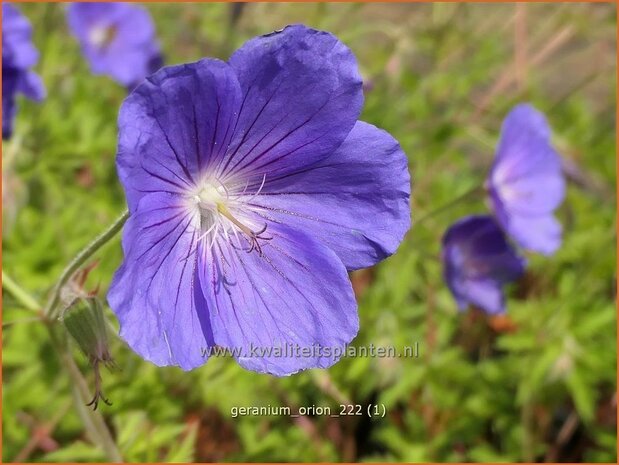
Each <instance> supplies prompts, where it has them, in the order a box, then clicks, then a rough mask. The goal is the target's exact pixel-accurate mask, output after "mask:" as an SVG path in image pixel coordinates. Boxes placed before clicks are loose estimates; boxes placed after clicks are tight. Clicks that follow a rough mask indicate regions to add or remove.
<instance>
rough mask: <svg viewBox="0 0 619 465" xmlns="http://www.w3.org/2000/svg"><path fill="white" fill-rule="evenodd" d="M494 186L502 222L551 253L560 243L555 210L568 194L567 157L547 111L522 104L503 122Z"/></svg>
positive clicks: (518, 237) (520, 239)
mask: <svg viewBox="0 0 619 465" xmlns="http://www.w3.org/2000/svg"><path fill="white" fill-rule="evenodd" d="M488 188H489V191H490V198H491V202H492V207H493V210H494V213H495V215H496V217H497V219H498V221H499V223H500V224H501V226H502V227H503V229H504V230H505V231H506V232H507V233H508V234H509V235H510V236H511V237H512V238H513V239H514V240H515V241H516V242H517V243H518V244H519V245H520V246H521V247H524V248H525V249H529V250H533V251H537V252H541V253H543V254H546V255H550V254H552V253H553V252H555V251H556V250H557V249H558V248H559V246H560V245H561V224H560V223H559V222H558V221H557V219H556V218H555V217H554V214H553V211H554V210H555V209H556V208H557V207H558V206H559V205H560V204H561V202H562V201H563V198H564V196H565V180H564V177H563V174H562V170H561V158H560V156H559V155H558V154H557V153H556V152H555V150H554V149H553V148H552V146H551V144H550V128H549V127H548V123H547V122H546V119H545V118H544V115H542V114H541V113H540V112H538V111H536V110H535V109H534V108H533V107H532V106H530V105H526V104H522V105H517V106H516V107H515V108H514V109H513V110H512V111H511V112H510V113H509V115H507V118H506V119H505V121H504V122H503V129H502V132H501V140H500V142H499V147H498V150H497V154H496V159H495V162H494V165H493V167H492V170H491V172H490V176H489V178H488Z"/></svg>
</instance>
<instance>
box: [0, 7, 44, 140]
mask: <svg viewBox="0 0 619 465" xmlns="http://www.w3.org/2000/svg"><path fill="white" fill-rule="evenodd" d="M38 60H39V54H38V52H37V50H36V48H34V45H33V44H32V27H31V26H30V23H29V22H28V20H27V19H26V17H25V16H23V15H22V14H21V13H20V12H19V10H18V9H17V8H15V7H14V6H13V5H11V4H8V3H3V4H2V138H3V139H7V138H9V137H11V134H12V132H13V119H14V117H15V112H16V104H15V97H16V95H17V94H18V93H22V94H24V95H25V96H26V97H28V98H29V99H31V100H36V101H41V100H42V99H43V98H44V97H45V88H44V87H43V83H42V82H41V79H40V78H39V76H37V75H36V74H35V73H33V72H32V71H30V68H31V67H32V66H34V65H35V64H36V62H37V61H38Z"/></svg>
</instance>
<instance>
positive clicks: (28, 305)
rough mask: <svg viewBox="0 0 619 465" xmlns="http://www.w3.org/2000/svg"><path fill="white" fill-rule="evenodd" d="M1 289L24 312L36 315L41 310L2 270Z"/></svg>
mask: <svg viewBox="0 0 619 465" xmlns="http://www.w3.org/2000/svg"><path fill="white" fill-rule="evenodd" d="M2 288H3V289H6V290H7V292H8V293H9V294H11V295H12V296H13V297H14V298H15V300H17V301H18V302H19V303H20V304H22V305H23V306H24V308H25V309H26V310H30V311H31V312H36V313H38V312H39V311H40V310H41V306H40V305H39V303H38V302H37V301H36V299H35V298H34V297H32V296H31V295H30V294H28V292H26V291H25V290H23V289H22V288H21V286H20V285H19V284H17V283H16V282H15V281H14V280H13V278H11V277H10V276H9V275H8V274H6V273H5V272H4V270H2Z"/></svg>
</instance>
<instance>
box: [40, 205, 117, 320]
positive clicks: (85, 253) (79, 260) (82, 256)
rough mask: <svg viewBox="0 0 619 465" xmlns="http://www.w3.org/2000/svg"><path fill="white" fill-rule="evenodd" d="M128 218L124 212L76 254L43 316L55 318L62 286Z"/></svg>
mask: <svg viewBox="0 0 619 465" xmlns="http://www.w3.org/2000/svg"><path fill="white" fill-rule="evenodd" d="M127 218H129V211H128V210H125V211H124V213H123V214H122V215H121V216H120V217H119V218H118V219H117V220H116V221H114V223H112V224H111V225H110V226H109V227H108V228H107V229H106V230H105V231H103V232H102V233H101V234H100V235H99V236H97V237H96V238H95V240H93V241H92V242H91V243H90V244H88V245H87V246H86V247H85V248H84V249H83V250H82V251H81V252H80V253H78V254H77V255H76V256H75V258H74V259H73V260H71V262H70V263H69V264H68V265H67V267H66V268H65V269H64V271H63V272H62V274H61V275H60V278H59V279H58V282H57V283H56V285H55V286H54V290H53V291H52V295H51V297H50V299H49V300H48V301H47V304H46V305H45V309H44V310H43V314H44V315H46V316H48V317H50V318H53V317H55V316H56V312H55V310H56V307H57V306H58V302H59V301H60V292H61V291H62V288H63V287H64V285H65V284H66V283H67V281H69V279H71V277H72V276H73V274H74V273H75V272H76V271H77V270H78V269H79V267H80V266H82V265H83V264H84V262H85V261H86V260H88V259H89V258H90V257H91V256H92V255H93V254H94V253H95V252H96V251H97V250H99V249H100V248H101V247H103V246H104V245H105V244H106V243H107V242H108V241H109V240H110V239H112V238H113V237H114V236H115V235H116V233H118V231H120V229H121V228H122V226H123V224H125V221H127Z"/></svg>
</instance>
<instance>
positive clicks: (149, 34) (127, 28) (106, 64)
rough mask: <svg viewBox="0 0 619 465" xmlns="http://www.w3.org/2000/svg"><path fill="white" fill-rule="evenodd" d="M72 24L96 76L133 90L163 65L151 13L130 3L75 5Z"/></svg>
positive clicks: (71, 11)
mask: <svg viewBox="0 0 619 465" xmlns="http://www.w3.org/2000/svg"><path fill="white" fill-rule="evenodd" d="M68 21H69V26H70V27H71V30H72V31H73V34H74V35H75V36H76V37H77V38H78V40H79V42H80V44H81V47H82V51H83V52H84V55H86V58H87V59H88V62H89V63H90V67H91V69H92V71H93V73H95V74H106V75H109V76H111V77H112V79H114V80H116V81H117V82H119V83H120V84H122V85H124V86H125V87H127V88H129V89H131V88H133V87H134V86H136V85H137V84H139V83H140V82H141V81H142V80H143V79H144V78H145V77H146V76H148V75H150V74H152V73H154V72H155V71H157V70H158V69H159V68H160V67H161V66H162V64H163V59H162V56H161V51H160V48H159V43H158V42H157V38H156V36H155V27H154V25H153V21H152V19H151V17H150V15H149V14H148V12H147V11H146V10H145V9H144V8H143V7H141V6H138V5H133V4H130V3H71V4H69V6H68Z"/></svg>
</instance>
